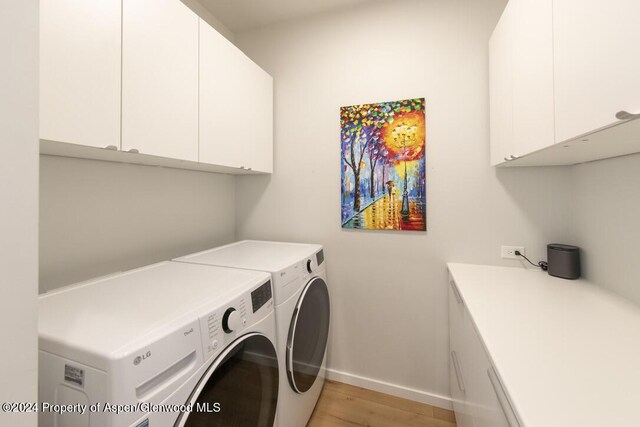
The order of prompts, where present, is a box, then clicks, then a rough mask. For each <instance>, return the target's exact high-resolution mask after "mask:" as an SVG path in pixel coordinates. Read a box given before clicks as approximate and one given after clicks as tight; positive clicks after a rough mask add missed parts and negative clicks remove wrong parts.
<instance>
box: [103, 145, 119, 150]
mask: <svg viewBox="0 0 640 427" xmlns="http://www.w3.org/2000/svg"><path fill="white" fill-rule="evenodd" d="M104 149H105V150H111V151H118V147H116V146H115V145H107V146H106V147H104Z"/></svg>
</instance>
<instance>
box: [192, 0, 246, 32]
mask: <svg viewBox="0 0 640 427" xmlns="http://www.w3.org/2000/svg"><path fill="white" fill-rule="evenodd" d="M181 1H182V3H184V4H186V5H187V6H188V7H189V9H191V10H192V11H194V12H195V14H196V15H198V16H199V17H200V18H202V20H203V21H205V22H206V23H208V24H209V25H211V26H212V27H213V28H215V29H216V31H218V32H219V33H220V34H222V35H223V36H224V37H225V38H226V39H227V40H229V41H231V42H233V41H234V39H235V35H234V34H233V32H232V31H231V30H230V29H229V28H227V26H226V25H224V24H223V23H222V22H220V20H219V19H218V18H216V17H215V16H213V14H212V13H211V12H209V10H207V8H205V7H204V6H203V5H202V3H200V2H199V1H198V0H181Z"/></svg>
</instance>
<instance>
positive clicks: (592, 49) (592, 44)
mask: <svg viewBox="0 0 640 427" xmlns="http://www.w3.org/2000/svg"><path fill="white" fill-rule="evenodd" d="M639 16H640V2H639V1H638V0H613V1H605V0H554V5H553V20H554V68H555V72H554V74H555V107H556V141H558V142H561V141H565V140H567V139H570V138H573V137H576V136H579V135H582V134H585V133H588V132H591V131H593V130H596V129H600V128H602V127H606V126H608V125H610V124H612V123H615V122H617V120H616V118H615V114H616V113H617V112H618V111H620V110H626V111H629V112H631V113H638V112H640V84H638V74H639V73H640V55H638V54H637V41H638V40H640V25H638V17H639Z"/></svg>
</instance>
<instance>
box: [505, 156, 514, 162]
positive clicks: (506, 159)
mask: <svg viewBox="0 0 640 427" xmlns="http://www.w3.org/2000/svg"><path fill="white" fill-rule="evenodd" d="M504 160H505V162H510V161H511V160H512V159H510V158H508V157H505V158H504Z"/></svg>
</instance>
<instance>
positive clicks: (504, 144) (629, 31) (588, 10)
mask: <svg viewBox="0 0 640 427" xmlns="http://www.w3.org/2000/svg"><path fill="white" fill-rule="evenodd" d="M639 14H640V3H639V2H637V1H635V0H614V1H613V2H611V1H609V2H605V1H604V0H586V1H580V0H510V1H509V3H508V4H507V6H506V8H505V11H504V13H503V15H502V17H501V18H500V21H499V22H498V24H497V26H496V29H495V31H494V33H493V35H492V37H491V40H490V43H489V55H490V103H491V164H492V165H494V166H496V165H501V166H546V165H570V164H576V163H582V162H587V161H592V160H598V159H605V158H609V157H615V156H620V155H625V154H631V153H636V152H640V120H636V119H638V118H640V115H634V113H640V85H638V84H637V82H636V75H637V74H638V71H640V57H639V56H638V55H634V54H632V53H631V52H630V51H629V46H630V43H632V42H633V41H635V40H637V39H638V38H639V37H640V27H638V25H637V23H636V21H637V19H636V17H637V16H638V15H639ZM620 112H628V113H630V114H624V113H621V114H619V113H620Z"/></svg>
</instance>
